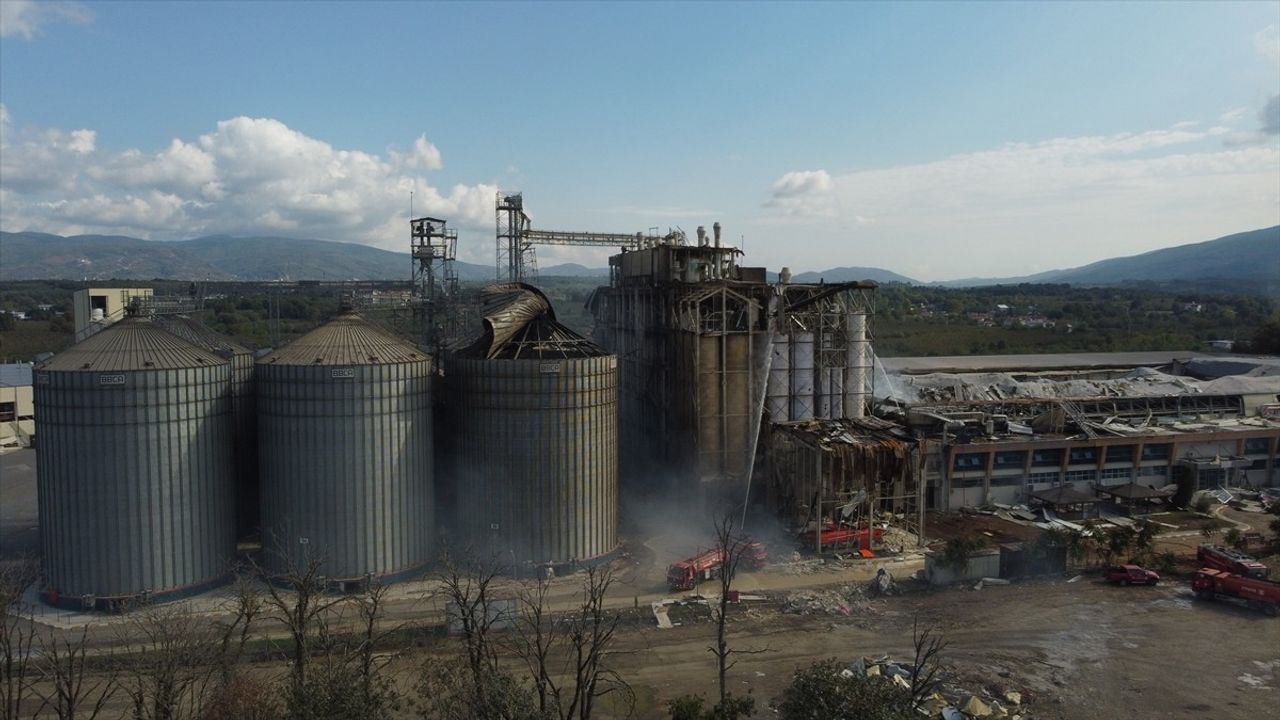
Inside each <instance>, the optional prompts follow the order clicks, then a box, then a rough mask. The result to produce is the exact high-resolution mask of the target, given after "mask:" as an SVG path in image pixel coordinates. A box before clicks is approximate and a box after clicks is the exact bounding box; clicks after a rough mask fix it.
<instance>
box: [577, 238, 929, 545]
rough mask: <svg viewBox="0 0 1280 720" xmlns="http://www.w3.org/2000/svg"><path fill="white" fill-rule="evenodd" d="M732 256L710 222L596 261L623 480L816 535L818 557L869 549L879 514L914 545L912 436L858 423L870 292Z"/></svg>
mask: <svg viewBox="0 0 1280 720" xmlns="http://www.w3.org/2000/svg"><path fill="white" fill-rule="evenodd" d="M741 255H742V251H741V250H739V249H738V248H733V247H729V246H726V245H723V244H722V243H721V233H720V226H719V223H717V224H716V225H715V226H713V232H712V234H710V235H708V234H706V233H705V231H704V230H703V228H698V233H697V242H696V244H681V243H678V242H669V241H653V242H649V243H645V244H644V245H642V246H641V247H638V248H636V249H633V250H624V251H623V252H622V253H620V254H618V255H615V256H613V257H612V258H611V259H610V262H609V265H610V272H611V278H610V284H609V286H607V287H602V288H599V289H598V290H597V291H596V292H595V293H594V294H593V295H592V297H591V298H590V300H589V301H588V307H589V309H590V310H591V311H592V313H593V314H594V316H595V339H596V341H597V342H598V343H599V344H600V345H601V346H603V347H605V348H607V349H608V350H610V351H611V352H614V353H616V354H617V356H618V358H619V368H620V382H619V385H620V398H619V404H620V426H621V431H620V433H619V436H620V442H621V448H620V454H621V457H622V462H621V467H622V469H623V475H622V482H623V484H624V486H626V487H628V488H629V489H630V490H632V491H634V492H637V493H640V494H651V493H664V494H672V493H691V494H692V496H694V497H697V498H699V499H700V500H701V502H702V503H703V504H704V506H707V507H711V506H714V505H715V504H716V503H729V504H735V503H736V504H740V503H744V502H745V503H746V504H747V505H748V506H749V507H750V508H752V509H754V510H757V511H770V512H775V513H778V514H779V515H780V517H782V518H783V519H784V520H785V521H787V522H788V523H789V524H790V525H792V526H793V527H795V528H796V529H800V530H804V531H807V532H808V533H809V534H810V535H811V536H812V535H814V532H815V530H816V529H817V528H822V529H823V532H822V533H820V534H818V535H816V536H815V537H813V538H812V542H811V544H813V545H815V546H816V547H818V548H821V547H823V546H824V545H825V546H827V547H830V546H831V545H832V544H837V543H838V544H840V545H849V544H859V545H861V547H863V548H866V547H867V546H868V545H873V544H877V543H878V541H879V540H880V539H881V538H882V535H883V527H884V525H885V522H886V521H888V520H892V521H893V522H894V523H895V526H896V527H900V528H903V529H905V530H907V532H909V533H910V534H911V535H912V536H913V541H916V540H918V539H919V537H920V536H921V533H920V525H921V523H922V513H923V510H924V505H923V503H922V502H920V501H921V499H922V498H923V497H924V496H925V493H923V492H922V491H921V489H920V487H919V485H920V478H921V473H920V471H919V467H918V466H919V465H920V462H919V458H918V455H917V454H916V451H915V442H914V440H913V439H912V437H911V435H910V433H909V432H906V431H905V430H904V429H902V428H897V427H895V426H894V425H893V424H891V423H888V422H884V421H880V420H877V419H875V418H872V417H868V408H869V401H870V399H871V398H872V397H873V385H874V382H873V378H874V374H873V370H874V367H875V363H874V356H873V354H872V352H871V346H870V337H869V333H868V325H869V322H868V316H869V315H870V314H871V312H872V302H871V297H872V293H873V292H874V290H875V288H876V287H877V285H876V283H874V282H870V281H861V282H846V283H831V284H828V283H821V282H819V283H794V282H792V279H791V273H790V271H789V270H788V269H786V268H783V270H782V272H781V273H779V275H778V276H777V279H776V282H770V278H769V277H768V273H767V271H766V269H765V268H762V267H746V266H743V265H741V264H740V263H739V259H740V257H741ZM873 527H875V528H876V530H875V531H874V532H873V531H872V528H873ZM857 528H862V531H863V532H862V534H861V535H860V536H859V535H857V534H856V529H857ZM834 531H839V532H835V534H832V533H833V532H834ZM859 537H861V538H862V540H861V542H856V543H855V541H856V540H858V538H859ZM824 541H825V542H824Z"/></svg>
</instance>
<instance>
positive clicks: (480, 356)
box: [445, 284, 618, 565]
mask: <svg viewBox="0 0 1280 720" xmlns="http://www.w3.org/2000/svg"><path fill="white" fill-rule="evenodd" d="M485 301H486V302H485V310H484V333H483V335H482V336H481V337H480V338H479V339H478V340H477V341H476V342H475V343H473V344H471V345H470V346H469V347H467V348H465V349H463V350H460V351H458V352H457V353H454V354H453V355H451V356H450V358H449V362H448V365H447V369H446V373H445V377H446V378H447V381H448V387H449V392H450V394H451V402H450V408H451V415H450V422H451V423H452V425H453V431H454V443H453V444H454V448H455V453H456V468H455V473H456V477H455V482H456V485H457V495H458V513H459V526H460V530H461V532H462V535H463V538H462V540H463V542H464V543H466V544H469V545H473V546H478V547H480V548H484V549H487V550H489V551H496V552H500V553H501V554H502V556H503V557H505V558H507V559H508V560H510V561H512V562H514V563H516V564H519V565H562V564H568V563H574V562H582V561H588V560H591V559H594V558H599V557H601V556H604V555H606V554H608V553H611V552H612V551H613V550H614V549H615V548H616V547H617V526H618V455H617V451H618V417H617V411H618V384H617V375H618V359H617V357H616V356H614V355H610V354H608V353H606V352H605V351H603V350H601V349H600V348H599V347H597V346H596V345H594V344H592V343H591V342H590V341H588V340H586V339H584V338H583V337H581V336H579V335H577V334H576V333H574V332H573V331H571V330H569V329H568V328H566V327H564V326H563V325H561V324H560V323H558V322H557V321H556V319H555V315H554V313H553V311H552V309H551V305H550V303H549V302H548V300H547V298H546V296H544V295H543V294H542V293H541V292H539V291H538V290H537V289H536V288H533V287H532V286H529V285H523V284H508V285H499V286H493V287H491V288H488V289H487V290H486V291H485Z"/></svg>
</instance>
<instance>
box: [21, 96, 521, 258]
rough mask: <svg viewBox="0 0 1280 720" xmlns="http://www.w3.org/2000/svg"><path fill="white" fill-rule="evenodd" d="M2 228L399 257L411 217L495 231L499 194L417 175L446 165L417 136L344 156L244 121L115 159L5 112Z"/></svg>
mask: <svg viewBox="0 0 1280 720" xmlns="http://www.w3.org/2000/svg"><path fill="white" fill-rule="evenodd" d="M0 151H2V152H0V172H2V174H3V178H4V190H5V202H4V204H3V206H2V207H0V227H3V228H4V229H6V230H18V229H35V230H41V231H45V232H54V233H63V234H67V233H85V232H112V233H122V234H128V235H136V236H139V237H158V238H161V239H171V238H179V237H191V236H195V235H200V234H209V233H228V234H240V235H250V234H280V233H288V234H290V235H295V236H304V237H315V238H323V239H332V240H345V241H351V242H363V243H367V244H374V245H381V246H384V247H389V248H393V249H399V248H400V246H401V245H402V244H403V242H404V236H405V233H406V227H405V223H406V217H405V213H406V211H407V210H408V202H409V194H410V192H412V193H413V194H414V201H415V209H416V210H418V211H420V212H423V213H426V214H432V215H438V216H440V217H444V218H446V219H448V220H450V222H451V223H454V224H455V225H458V226H462V227H469V228H473V229H477V230H490V229H491V222H492V213H493V199H494V195H495V193H496V192H497V188H496V187H495V186H493V185H488V184H477V185H461V184H459V185H455V186H453V187H452V188H449V189H448V190H442V189H439V188H436V187H433V186H432V185H430V184H429V183H428V182H427V180H426V178H425V177H423V176H422V175H421V174H420V172H419V171H425V170H433V169H437V168H439V167H441V166H442V162H441V155H440V151H439V149H438V148H436V147H435V146H434V145H432V144H431V143H430V142H428V141H427V139H426V137H425V136H423V137H419V138H418V139H417V140H416V141H415V142H414V143H413V147H412V150H411V151H410V152H409V153H407V154H400V153H397V152H395V151H394V150H388V152H387V153H386V155H385V156H380V155H376V154H371V153H366V152H362V151H358V150H342V149H338V148H335V147H333V146H332V145H330V144H328V143H326V142H324V141H322V140H318V139H316V138H312V137H308V136H307V135H305V134H303V133H300V132H298V131H296V130H293V129H292V128H289V127H288V126H286V125H285V124H284V123H282V122H280V121H278V120H274V119H271V118H249V117H236V118H231V119H229V120H223V121H220V122H218V123H217V125H216V127H215V128H214V130H213V131H212V132H209V133H207V134H204V135H201V136H200V137H198V138H195V139H192V140H183V139H181V138H175V139H173V140H172V141H171V142H170V143H169V145H168V146H167V147H165V148H164V149H163V150H160V151H159V152H154V153H148V152H143V151H141V150H137V149H129V150H125V151H123V152H115V153H109V152H106V151H104V150H101V149H99V147H98V137H97V135H96V133H95V132H94V131H92V130H74V131H71V132H64V131H62V130H58V129H43V128H15V127H14V126H13V125H12V119H11V118H10V116H9V113H8V110H7V109H5V108H4V107H3V106H0Z"/></svg>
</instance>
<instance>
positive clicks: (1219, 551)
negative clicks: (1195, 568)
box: [1196, 545, 1271, 579]
mask: <svg viewBox="0 0 1280 720" xmlns="http://www.w3.org/2000/svg"><path fill="white" fill-rule="evenodd" d="M1196 559H1197V560H1199V561H1200V565H1201V567H1207V568H1213V569H1214V570H1221V571H1223V572H1228V573H1234V574H1236V575H1244V576H1245V577H1251V578H1262V579H1265V578H1266V577H1267V576H1268V575H1270V574H1271V571H1270V570H1268V569H1267V566H1266V565H1263V564H1262V563H1260V562H1258V561H1257V560H1254V559H1253V558H1251V557H1249V556H1248V555H1245V554H1244V553H1242V552H1239V551H1237V550H1232V549H1231V548H1225V547H1222V546H1220V545H1201V546H1200V547H1199V548H1197V549H1196Z"/></svg>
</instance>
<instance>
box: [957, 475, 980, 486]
mask: <svg viewBox="0 0 1280 720" xmlns="http://www.w3.org/2000/svg"><path fill="white" fill-rule="evenodd" d="M983 482H984V481H983V478H981V477H966V478H957V479H955V480H952V481H951V486H952V487H962V488H974V487H982V483H983Z"/></svg>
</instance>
